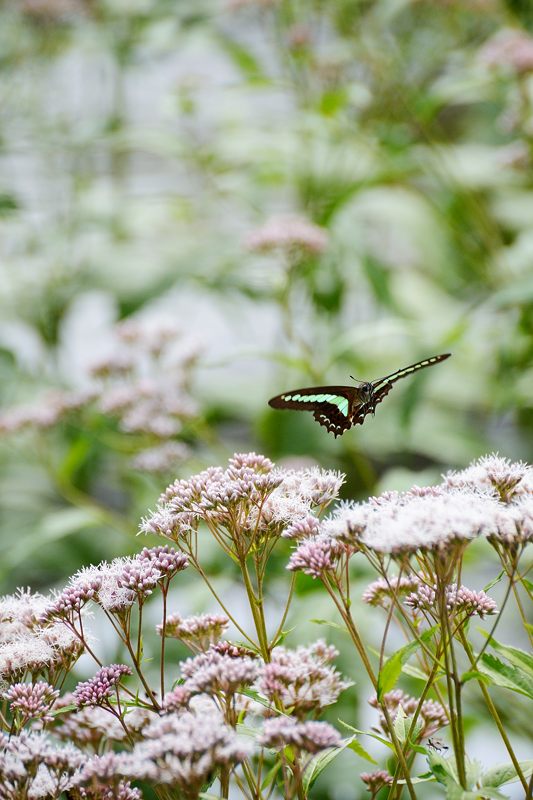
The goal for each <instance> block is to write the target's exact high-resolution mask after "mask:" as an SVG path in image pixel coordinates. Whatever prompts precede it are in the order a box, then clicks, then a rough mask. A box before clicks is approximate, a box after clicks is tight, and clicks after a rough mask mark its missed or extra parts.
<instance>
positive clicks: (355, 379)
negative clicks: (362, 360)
mask: <svg viewBox="0 0 533 800" xmlns="http://www.w3.org/2000/svg"><path fill="white" fill-rule="evenodd" d="M350 378H351V379H352V381H355V382H356V383H364V381H362V380H360V379H359V378H354V376H353V375H350Z"/></svg>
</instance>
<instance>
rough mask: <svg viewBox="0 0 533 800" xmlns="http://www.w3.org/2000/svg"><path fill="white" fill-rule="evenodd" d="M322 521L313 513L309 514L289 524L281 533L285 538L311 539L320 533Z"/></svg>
mask: <svg viewBox="0 0 533 800" xmlns="http://www.w3.org/2000/svg"><path fill="white" fill-rule="evenodd" d="M319 530H320V521H319V519H318V517H315V516H314V515H313V514H307V515H306V516H305V517H302V518H301V519H297V520H296V521H295V522H293V523H292V524H291V525H289V526H288V527H287V528H285V530H284V531H283V533H282V534H281V535H282V536H283V537H284V538H285V539H297V540H300V539H311V538H313V537H315V536H317V535H318V532H319Z"/></svg>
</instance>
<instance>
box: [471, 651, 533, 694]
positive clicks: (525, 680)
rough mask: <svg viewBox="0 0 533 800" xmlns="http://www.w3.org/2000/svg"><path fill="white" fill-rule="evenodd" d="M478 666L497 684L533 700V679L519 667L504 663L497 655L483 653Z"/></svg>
mask: <svg viewBox="0 0 533 800" xmlns="http://www.w3.org/2000/svg"><path fill="white" fill-rule="evenodd" d="M478 668H479V670H480V671H481V672H483V673H485V675H488V676H489V677H490V678H491V680H492V681H493V683H495V684H496V685H497V686H502V687H503V688H505V689H510V690H511V691H513V692H517V693H518V694H523V695H525V696H526V697H529V698H531V699H532V700H533V680H531V678H530V677H529V675H527V674H526V673H525V672H524V671H523V670H522V669H520V668H519V667H514V666H512V665H509V664H504V663H503V661H500V660H499V659H498V658H496V656H493V655H491V654H490V653H483V655H482V656H481V659H480V662H479V665H478Z"/></svg>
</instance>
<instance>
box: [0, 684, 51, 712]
mask: <svg viewBox="0 0 533 800" xmlns="http://www.w3.org/2000/svg"><path fill="white" fill-rule="evenodd" d="M3 697H4V699H5V700H7V701H8V703H9V708H10V709H11V713H12V714H14V713H15V712H18V713H19V714H20V715H21V716H22V718H23V720H29V719H41V720H43V722H50V721H51V720H52V719H53V717H52V716H51V715H50V713H49V712H50V708H51V707H52V705H53V703H54V701H55V700H56V699H57V698H58V697H59V692H58V691H57V690H56V689H54V687H53V686H50V684H49V683H45V682H44V681H38V682H37V683H33V684H32V683H15V684H13V685H12V686H10V688H9V689H8V690H7V691H6V692H4V694H3Z"/></svg>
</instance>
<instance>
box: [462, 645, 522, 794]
mask: <svg viewBox="0 0 533 800" xmlns="http://www.w3.org/2000/svg"><path fill="white" fill-rule="evenodd" d="M459 638H460V641H461V644H462V645H463V647H464V651H465V653H466V655H467V657H468V660H469V661H470V664H471V666H472V668H473V669H475V666H476V659H475V657H474V653H473V651H472V648H471V646H470V643H469V642H468V640H467V638H466V636H465V634H464V631H460V632H459ZM477 682H478V685H479V688H480V689H481V693H482V695H483V699H484V700H485V703H486V705H487V708H488V709H489V712H490V715H491V717H492V719H493V720H494V724H495V725H496V727H497V728H498V731H499V734H500V736H501V737H502V741H503V743H504V745H505V748H506V750H507V752H508V753H509V758H510V759H511V761H512V762H513V766H514V768H515V770H516V774H517V776H518V778H519V780H520V783H521V784H522V786H523V787H524V789H525V791H526V797H528V785H527V781H526V778H525V776H524V773H523V772H522V770H521V768H520V763H519V761H518V759H517V758H516V756H515V753H514V750H513V747H512V745H511V742H510V741H509V738H508V736H507V734H506V732H505V728H504V726H503V724H502V721H501V719H500V715H499V714H498V711H497V709H496V706H495V705H494V703H493V702H492V698H491V696H490V694H489V691H488V689H487V687H486V686H485V682H484V681H483V680H482V679H480V678H478V681H477Z"/></svg>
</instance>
